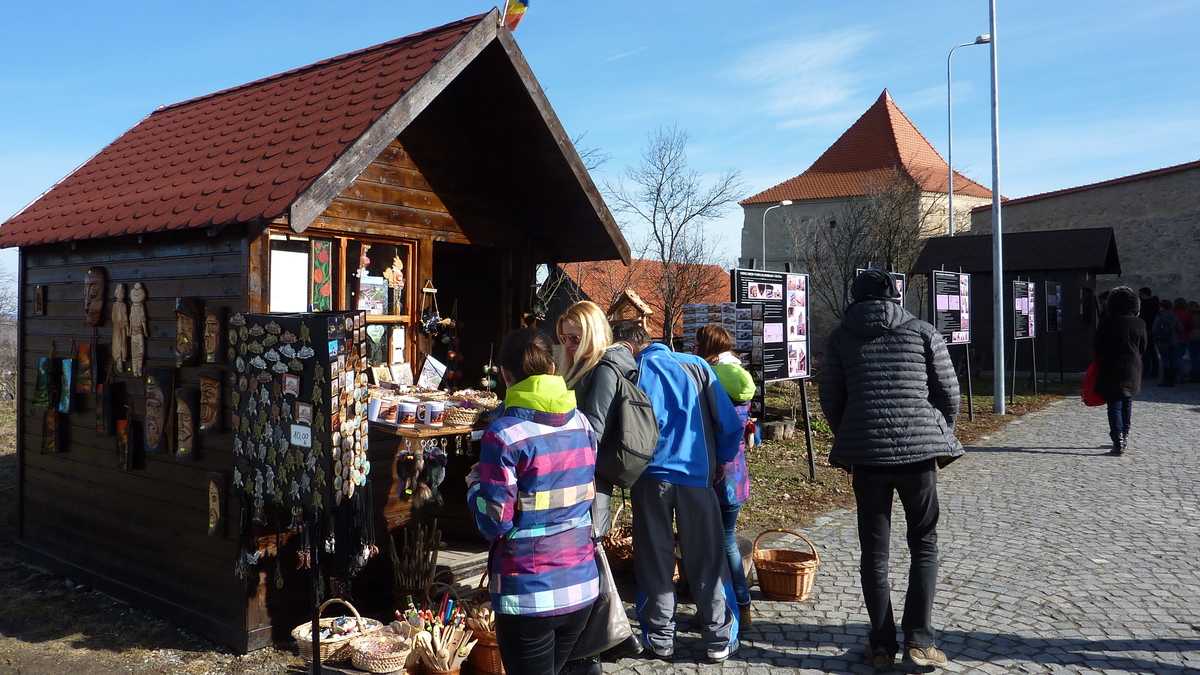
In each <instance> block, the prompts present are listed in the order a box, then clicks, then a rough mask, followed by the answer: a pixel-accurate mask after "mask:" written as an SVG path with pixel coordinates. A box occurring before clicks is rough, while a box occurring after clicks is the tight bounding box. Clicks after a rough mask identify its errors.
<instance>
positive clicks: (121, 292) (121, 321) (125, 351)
mask: <svg viewBox="0 0 1200 675" xmlns="http://www.w3.org/2000/svg"><path fill="white" fill-rule="evenodd" d="M112 327H113V336H112V368H113V372H114V373H123V372H125V362H126V361H128V360H129V305H127V304H125V284H117V285H116V287H115V288H113V301H112Z"/></svg>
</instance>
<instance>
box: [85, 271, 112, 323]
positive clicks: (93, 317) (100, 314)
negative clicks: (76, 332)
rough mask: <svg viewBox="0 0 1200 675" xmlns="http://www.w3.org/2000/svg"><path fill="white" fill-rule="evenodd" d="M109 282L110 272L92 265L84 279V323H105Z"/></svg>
mask: <svg viewBox="0 0 1200 675" xmlns="http://www.w3.org/2000/svg"><path fill="white" fill-rule="evenodd" d="M107 283H108V272H107V271H106V270H105V269H104V268H103V267H92V268H89V269H88V271H87V276H85V277H84V281H83V316H84V323H86V324H87V325H89V326H99V325H101V324H103V323H104V290H105V286H106V285H107Z"/></svg>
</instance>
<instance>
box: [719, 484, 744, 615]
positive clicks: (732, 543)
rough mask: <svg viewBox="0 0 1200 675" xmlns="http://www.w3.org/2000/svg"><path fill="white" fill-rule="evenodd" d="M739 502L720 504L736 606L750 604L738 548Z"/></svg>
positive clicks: (740, 553) (740, 552) (726, 555)
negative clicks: (729, 504) (728, 504)
mask: <svg viewBox="0 0 1200 675" xmlns="http://www.w3.org/2000/svg"><path fill="white" fill-rule="evenodd" d="M741 510H742V505H741V504H736V505H731V506H727V505H724V504H722V505H721V522H722V524H723V525H724V526H725V557H726V558H728V559H729V576H730V579H731V580H732V581H733V595H734V597H735V598H737V604H738V606H744V605H748V604H750V584H749V583H747V582H746V568H745V567H744V566H743V565H742V551H741V549H739V548H738V541H737V519H738V513H740V512H741Z"/></svg>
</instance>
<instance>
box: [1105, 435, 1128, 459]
mask: <svg viewBox="0 0 1200 675" xmlns="http://www.w3.org/2000/svg"><path fill="white" fill-rule="evenodd" d="M1111 437H1112V451H1111V452H1109V453H1108V454H1110V455H1120V454H1121V453H1122V452H1123V451H1124V449H1125V448H1124V444H1123V443H1122V442H1121V435H1120V434H1112V436H1111Z"/></svg>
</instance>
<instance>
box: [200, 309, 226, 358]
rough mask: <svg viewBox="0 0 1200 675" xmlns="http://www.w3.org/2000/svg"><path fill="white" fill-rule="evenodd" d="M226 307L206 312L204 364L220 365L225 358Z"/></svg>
mask: <svg viewBox="0 0 1200 675" xmlns="http://www.w3.org/2000/svg"><path fill="white" fill-rule="evenodd" d="M225 313H226V310H225V308H224V307H221V308H217V307H210V308H208V309H207V310H206V311H205V312H204V362H205V363H220V362H221V359H223V358H224V356H225Z"/></svg>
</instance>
